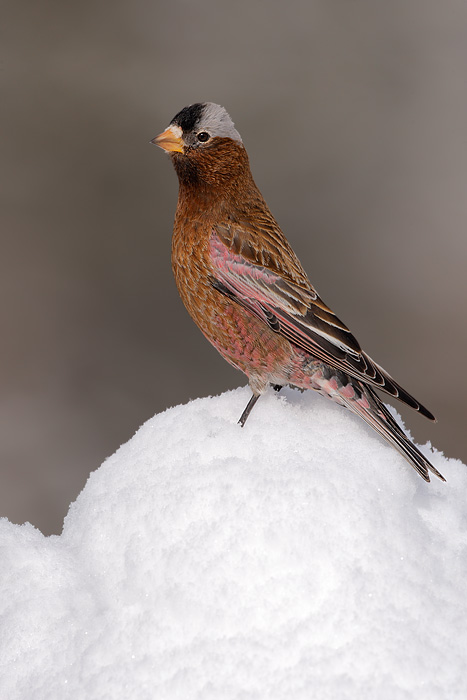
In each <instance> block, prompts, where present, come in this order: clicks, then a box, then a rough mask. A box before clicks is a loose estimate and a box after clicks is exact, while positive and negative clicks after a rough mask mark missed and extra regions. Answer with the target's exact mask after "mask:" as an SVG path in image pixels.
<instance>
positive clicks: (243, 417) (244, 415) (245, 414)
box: [238, 394, 260, 428]
mask: <svg viewBox="0 0 467 700" xmlns="http://www.w3.org/2000/svg"><path fill="white" fill-rule="evenodd" d="M259 397H260V394H258V395H256V394H253V396H252V397H251V399H250V400H249V401H248V403H247V405H246V408H245V410H244V411H243V413H242V415H241V416H240V420H239V421H238V422H239V423H240V425H241V426H242V428H243V426H244V425H245V423H246V419H247V418H248V416H249V415H250V413H251V410H252V408H253V406H254V405H255V403H256V402H257V401H258V399H259Z"/></svg>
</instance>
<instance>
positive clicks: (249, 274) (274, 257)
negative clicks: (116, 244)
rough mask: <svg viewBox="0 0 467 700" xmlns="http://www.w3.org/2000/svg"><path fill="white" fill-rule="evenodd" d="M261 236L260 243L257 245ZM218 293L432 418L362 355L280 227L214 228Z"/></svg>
mask: <svg viewBox="0 0 467 700" xmlns="http://www.w3.org/2000/svg"><path fill="white" fill-rule="evenodd" d="M258 240H261V243H262V245H261V246H259V245H258ZM209 252H210V257H211V262H212V266H213V271H214V276H213V279H212V280H211V283H212V284H213V286H214V287H216V288H217V289H218V291H220V292H221V293H223V294H225V295H227V296H229V297H230V298H232V299H234V300H235V301H236V302H237V303H239V304H241V305H242V306H244V307H245V308H248V309H249V310H250V311H251V312H252V313H254V314H255V315H256V316H258V317H259V318H261V319H262V320H263V321H264V322H265V323H267V324H268V325H269V326H270V328H271V329H272V330H273V331H274V332H276V333H280V334H281V335H282V336H283V337H284V338H287V340H289V341H290V342H291V343H293V344H294V345H295V346H297V347H298V348H300V349H302V350H303V351H305V352H307V353H309V354H310V355H312V356H313V357H315V358H318V359H321V360H322V361H323V362H326V363H327V364H329V365H330V366H331V367H334V368H336V369H339V370H342V371H344V372H346V373H347V374H349V375H350V376H352V377H355V378H356V379H359V380H360V381H362V382H364V383H366V384H369V385H371V386H373V387H376V388H377V389H381V390H383V391H385V392H387V393H388V394H390V395H391V396H394V397H396V398H399V399H400V400H401V401H403V402H404V403H406V404H408V405H409V406H411V407H412V408H415V409H416V410H418V411H420V412H421V413H422V414H423V415H425V416H426V417H427V418H430V419H431V420H434V416H433V415H432V414H431V413H430V411H428V410H427V409H426V408H425V407H424V406H422V404H420V403H419V402H418V401H416V399H414V398H413V396H411V395H410V394H409V393H407V392H406V391H405V390H404V389H403V388H402V387H401V386H400V385H399V384H397V382H395V381H394V379H392V377H391V376H390V375H389V374H388V373H387V372H386V371H385V370H384V369H383V368H382V367H380V366H379V365H377V364H376V363H375V362H374V361H373V360H372V359H371V358H370V357H369V356H368V355H367V354H366V353H364V352H363V351H362V349H361V347H360V345H359V343H358V341H357V340H356V338H355V337H354V336H353V335H352V333H351V332H350V330H349V329H348V328H347V326H346V325H345V324H344V323H343V322H342V321H341V320H340V319H339V318H338V317H337V316H336V315H335V314H334V313H333V311H332V310H331V309H330V308H329V307H328V306H327V305H326V304H325V303H324V302H323V300H322V299H321V298H320V297H319V296H318V294H317V292H316V290H315V289H314V288H313V287H312V285H311V284H310V282H309V280H308V278H307V276H306V274H305V272H304V270H303V268H302V267H301V265H300V262H299V261H298V259H297V257H296V256H295V254H294V252H293V250H292V249H291V247H290V245H289V244H288V243H287V241H286V239H285V237H284V236H283V234H282V232H281V231H280V229H278V227H277V229H273V228H272V227H271V230H269V229H266V230H263V229H262V230H261V235H260V236H259V235H258V233H256V235H252V232H249V231H248V229H247V227H246V225H242V224H238V223H235V224H234V223H232V224H230V225H223V226H216V227H215V228H214V229H213V232H212V235H211V238H210V248H209Z"/></svg>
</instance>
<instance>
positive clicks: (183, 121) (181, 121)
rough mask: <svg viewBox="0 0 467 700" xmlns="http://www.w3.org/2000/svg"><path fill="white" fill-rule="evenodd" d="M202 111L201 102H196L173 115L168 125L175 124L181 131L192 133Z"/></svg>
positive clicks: (202, 105)
mask: <svg viewBox="0 0 467 700" xmlns="http://www.w3.org/2000/svg"><path fill="white" fill-rule="evenodd" d="M203 109H204V103H203V102H196V103H195V104H194V105H190V106H189V107H184V108H183V109H182V111H181V112H179V113H178V114H176V115H175V117H174V118H173V119H172V121H171V122H170V123H171V124H177V126H179V127H180V128H181V129H182V131H185V132H188V131H192V130H193V129H194V128H195V125H196V124H197V122H198V121H199V120H200V118H201V115H202V113H203Z"/></svg>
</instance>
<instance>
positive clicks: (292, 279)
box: [151, 102, 445, 481]
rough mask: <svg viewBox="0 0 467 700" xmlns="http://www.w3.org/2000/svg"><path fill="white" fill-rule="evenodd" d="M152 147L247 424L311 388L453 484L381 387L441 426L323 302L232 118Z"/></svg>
mask: <svg viewBox="0 0 467 700" xmlns="http://www.w3.org/2000/svg"><path fill="white" fill-rule="evenodd" d="M151 143H153V144H155V145H157V146H159V147H160V148H162V149H163V150H164V151H165V152H166V153H168V154H169V156H170V158H171V160H172V163H173V166H174V168H175V171H176V174H177V176H178V181H179V193H178V202H177V208H176V213H175V220H174V228H173V236H172V269H173V273H174V277H175V281H176V285H177V288H178V292H179V294H180V296H181V298H182V301H183V303H184V305H185V307H186V309H187V311H188V313H189V314H190V316H191V317H192V318H193V320H194V321H195V323H196V324H197V325H198V327H199V328H200V330H201V331H202V333H203V334H204V335H205V337H206V338H207V339H208V340H209V341H210V342H211V343H212V345H213V346H214V347H215V348H216V349H217V350H218V351H219V353H220V354H221V355H222V356H223V357H224V358H225V359H226V360H227V362H229V363H230V364H231V365H232V366H233V367H235V368H237V369H239V370H241V371H242V372H244V374H246V376H247V377H248V381H249V385H250V388H251V390H252V396H251V398H250V400H249V401H248V404H247V406H246V407H245V410H244V411H243V413H242V415H241V417H240V420H239V423H240V425H241V426H242V427H243V426H244V425H245V423H246V420H247V419H248V417H249V415H250V413H251V411H252V409H253V407H254V405H255V404H256V402H257V400H258V398H259V397H260V396H261V394H263V393H264V392H265V391H266V390H267V389H268V387H269V386H272V387H273V388H274V389H275V390H276V391H280V389H281V388H282V387H283V386H285V385H288V386H291V387H294V388H298V389H301V390H305V389H313V390H315V391H317V392H318V393H319V394H321V395H323V396H325V397H327V398H329V399H331V400H332V401H334V402H335V403H337V404H339V405H341V406H344V407H345V408H347V409H350V411H351V412H352V413H354V414H356V415H358V416H360V418H362V419H363V420H364V421H365V422H366V423H367V424H368V425H370V426H371V427H372V428H373V429H374V430H375V431H376V432H377V433H378V434H379V435H380V436H381V437H383V438H384V439H385V440H387V441H388V442H389V443H390V444H391V445H392V446H393V447H394V448H396V449H397V450H398V451H399V453H400V454H402V455H403V457H405V459H406V460H407V461H408V462H409V464H410V465H411V466H412V467H414V469H415V470H416V471H417V472H418V474H419V475H420V476H421V477H422V478H423V479H425V481H430V472H431V473H432V474H435V475H436V476H437V477H439V478H440V479H442V480H443V481H445V479H444V477H443V476H442V475H441V474H440V473H439V471H438V470H437V469H436V468H435V467H434V466H433V465H432V464H431V463H430V461H429V460H428V459H427V458H426V457H425V456H424V455H423V454H422V453H421V452H420V451H419V450H418V448H417V447H416V446H415V445H414V444H413V443H412V442H411V441H410V440H409V438H408V437H407V436H406V435H405V433H404V432H403V431H402V430H401V428H400V427H399V425H398V423H397V422H396V421H395V419H394V418H393V417H392V415H391V414H390V412H389V410H388V409H387V407H386V406H385V404H384V403H383V402H382V400H381V399H380V397H379V395H378V394H377V393H376V390H381V391H383V392H385V393H386V394H389V395H390V396H392V397H394V398H397V399H399V400H400V401H402V402H403V403H405V404H407V405H409V406H411V407H412V408H413V409H415V410H416V411H418V412H419V413H421V414H422V415H424V416H426V417H427V418H428V419H430V420H433V421H434V420H436V419H435V417H434V416H433V414H432V413H431V412H430V411H429V410H428V409H427V408H425V407H424V406H423V405H422V404H421V403H420V402H419V401H417V400H416V399H415V398H414V397H413V396H411V395H410V394H409V393H408V392H407V391H406V390H405V389H403V388H402V387H401V386H400V385H399V384H398V383H397V382H396V381H395V380H394V379H393V378H392V377H391V376H390V375H389V374H388V373H387V372H386V371H385V370H384V369H383V368H382V367H380V366H379V365H378V364H376V362H374V361H373V360H372V359H371V358H370V357H369V355H367V354H366V353H365V352H364V351H363V350H362V349H361V347H360V345H359V343H358V341H357V339H356V338H355V336H354V335H353V334H352V333H351V332H350V330H349V329H348V327H347V326H346V325H345V324H344V323H343V322H342V321H341V320H340V319H339V318H338V317H337V316H336V315H335V314H334V312H333V311H332V310H331V309H330V308H329V307H328V306H327V305H326V304H325V303H324V302H323V300H322V299H321V297H320V296H319V295H318V293H317V291H316V290H315V288H314V287H313V285H312V284H311V282H310V281H309V279H308V277H307V275H306V273H305V271H304V269H303V267H302V265H301V264H300V262H299V260H298V258H297V256H296V255H295V253H294V251H293V250H292V247H291V246H290V244H289V242H288V240H287V238H286V237H285V235H284V233H283V232H282V230H281V228H280V227H279V225H278V223H277V221H276V220H275V218H274V216H273V215H272V213H271V211H270V210H269V208H268V206H267V204H266V202H265V200H264V198H263V196H262V194H261V192H260V191H259V189H258V187H257V185H256V183H255V181H254V179H253V176H252V174H251V170H250V165H249V159H248V154H247V151H246V149H245V146H244V145H243V141H242V138H241V136H240V134H239V133H238V131H237V130H236V128H235V125H234V123H233V121H232V119H231V118H230V116H229V114H228V112H227V111H226V109H225V108H224V107H222V106H221V105H218V104H215V103H213V102H197V103H194V104H191V105H188V106H187V107H184V108H183V109H182V110H181V111H180V112H178V113H177V114H176V115H175V117H174V118H173V119H172V121H171V122H170V123H169V126H168V127H167V128H166V129H165V131H163V132H162V133H161V134H159V136H156V137H155V138H154V139H152V140H151Z"/></svg>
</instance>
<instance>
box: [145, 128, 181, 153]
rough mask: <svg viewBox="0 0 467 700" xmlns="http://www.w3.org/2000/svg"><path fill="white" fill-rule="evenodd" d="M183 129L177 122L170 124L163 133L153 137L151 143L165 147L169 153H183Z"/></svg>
mask: <svg viewBox="0 0 467 700" xmlns="http://www.w3.org/2000/svg"><path fill="white" fill-rule="evenodd" d="M182 136H183V131H182V130H181V128H180V127H179V126H177V124H172V125H171V126H169V127H168V128H167V129H166V130H165V131H163V132H162V134H159V136H156V138H155V139H152V141H151V143H153V144H155V145H156V146H159V147H160V148H163V149H164V151H166V152H167V153H183V138H182Z"/></svg>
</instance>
